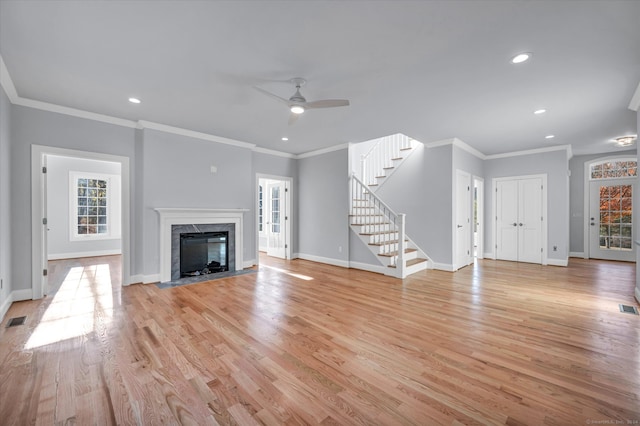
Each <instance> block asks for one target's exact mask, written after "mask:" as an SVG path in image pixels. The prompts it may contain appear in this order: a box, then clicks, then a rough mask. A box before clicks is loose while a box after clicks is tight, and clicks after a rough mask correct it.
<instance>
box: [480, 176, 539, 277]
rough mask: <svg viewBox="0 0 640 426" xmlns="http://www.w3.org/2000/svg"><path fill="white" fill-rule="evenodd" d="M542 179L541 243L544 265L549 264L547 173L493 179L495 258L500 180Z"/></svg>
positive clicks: (495, 257) (493, 249) (496, 254)
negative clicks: (497, 195)
mask: <svg viewBox="0 0 640 426" xmlns="http://www.w3.org/2000/svg"><path fill="white" fill-rule="evenodd" d="M536 178H538V179H542V237H541V245H542V265H548V264H549V259H548V252H549V250H548V247H547V244H548V243H547V240H548V233H549V212H548V210H547V201H548V199H547V174H546V173H544V174H538V175H522V176H505V177H499V178H493V179H491V191H492V193H493V203H491V204H492V206H491V217H493V232H492V233H491V234H492V235H491V236H492V238H493V242H492V246H493V248H492V252H493V256H492V258H493V259H497V257H498V253H497V251H496V241H498V227H497V226H496V221H497V217H498V205H497V203H498V197H496V194H497V191H498V182H499V181H506V180H520V179H536Z"/></svg>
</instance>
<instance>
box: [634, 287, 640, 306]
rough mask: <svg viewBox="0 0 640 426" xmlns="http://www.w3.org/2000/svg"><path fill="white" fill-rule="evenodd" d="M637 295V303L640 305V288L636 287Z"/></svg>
mask: <svg viewBox="0 0 640 426" xmlns="http://www.w3.org/2000/svg"><path fill="white" fill-rule="evenodd" d="M635 295H636V301H637V302H638V303H640V288H638V287H636V291H635Z"/></svg>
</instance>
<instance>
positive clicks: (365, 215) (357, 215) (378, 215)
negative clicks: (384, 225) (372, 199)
mask: <svg viewBox="0 0 640 426" xmlns="http://www.w3.org/2000/svg"><path fill="white" fill-rule="evenodd" d="M364 208H366V207H364ZM374 216H377V217H380V216H384V215H382V214H379V213H376V214H350V215H349V217H374Z"/></svg>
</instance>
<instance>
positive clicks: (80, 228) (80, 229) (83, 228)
mask: <svg viewBox="0 0 640 426" xmlns="http://www.w3.org/2000/svg"><path fill="white" fill-rule="evenodd" d="M86 233H87V227H86V226H78V234H86Z"/></svg>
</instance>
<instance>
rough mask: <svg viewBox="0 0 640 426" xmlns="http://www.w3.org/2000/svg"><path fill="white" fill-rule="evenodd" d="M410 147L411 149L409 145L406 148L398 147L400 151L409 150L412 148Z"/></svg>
mask: <svg viewBox="0 0 640 426" xmlns="http://www.w3.org/2000/svg"><path fill="white" fill-rule="evenodd" d="M412 149H413V148H411V147H410V146H409V147H407V148H400V151H410V150H412Z"/></svg>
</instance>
